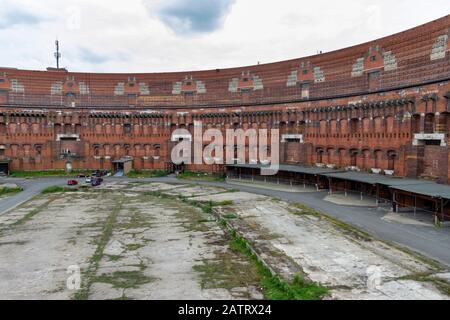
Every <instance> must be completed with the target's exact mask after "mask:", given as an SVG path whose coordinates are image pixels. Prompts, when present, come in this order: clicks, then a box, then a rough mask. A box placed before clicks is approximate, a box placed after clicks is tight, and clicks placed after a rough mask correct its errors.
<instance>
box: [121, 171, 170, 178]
mask: <svg viewBox="0 0 450 320" xmlns="http://www.w3.org/2000/svg"><path fill="white" fill-rule="evenodd" d="M168 175H169V172H167V171H164V170H132V171H130V172H129V173H127V177H128V178H132V179H141V178H160V177H167V176H168Z"/></svg>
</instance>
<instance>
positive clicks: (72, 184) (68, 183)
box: [67, 180, 78, 186]
mask: <svg viewBox="0 0 450 320" xmlns="http://www.w3.org/2000/svg"><path fill="white" fill-rule="evenodd" d="M67 185H68V186H76V185H78V181H77V180H69V181H67Z"/></svg>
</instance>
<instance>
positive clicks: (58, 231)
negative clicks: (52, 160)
mask: <svg viewBox="0 0 450 320" xmlns="http://www.w3.org/2000/svg"><path fill="white" fill-rule="evenodd" d="M191 203H214V204H215V206H214V210H213V212H211V213H207V212H204V211H203V210H201V209H199V208H198V207H196V206H194V205H192V204H191ZM218 221H223V222H224V224H220V223H218ZM223 225H226V226H227V227H228V228H229V229H232V230H236V231H237V233H238V234H239V235H241V236H242V237H243V238H245V239H246V240H247V241H248V243H249V244H251V246H252V248H253V250H254V251H255V252H256V253H257V254H258V256H259V257H260V258H261V259H262V260H263V261H264V262H265V263H266V264H267V265H268V266H269V267H270V269H271V270H273V272H275V273H277V274H279V275H280V276H282V277H283V278H285V279H287V280H292V278H293V276H294V275H298V274H300V275H301V276H303V277H305V278H307V279H308V280H310V281H313V282H316V283H319V284H321V285H323V286H325V287H327V288H328V289H329V294H328V295H327V296H326V297H325V298H326V299H448V298H449V296H448V294H449V292H450V291H449V287H450V284H449V282H448V281H449V280H448V279H449V278H450V277H449V274H448V273H447V271H446V270H445V269H443V268H442V267H441V266H440V265H438V264H437V263H434V262H433V261H430V260H428V259H425V258H423V257H421V256H419V255H417V254H414V253H411V252H405V251H404V250H403V249H400V248H397V247H396V246H394V245H391V244H388V243H385V242H381V241H378V240H377V239H374V238H372V237H371V236H369V235H367V234H365V233H363V232H361V231H359V230H357V229H355V228H353V227H350V226H348V225H345V224H343V223H340V222H339V221H336V220H333V219H331V218H329V217H326V216H323V215H321V214H319V213H317V212H315V211H313V210H310V209H308V208H305V207H303V206H301V205H295V204H289V203H287V202H284V201H281V200H279V199H276V198H273V197H269V196H264V195H256V194H251V193H246V192H238V191H233V190H231V191H227V190H225V189H222V188H219V187H211V186H202V185H188V184H186V185H173V184H169V183H133V182H126V181H124V182H121V181H110V182H109V181H108V182H107V183H105V184H104V185H102V186H101V187H100V188H97V189H95V190H91V189H81V190H79V191H77V192H65V193H51V194H47V195H39V196H37V197H35V198H33V199H31V200H29V201H27V202H26V203H24V204H22V205H20V206H19V207H17V208H15V209H14V210H12V211H9V212H8V213H6V214H4V215H1V216H0V299H263V298H264V297H265V295H264V290H263V289H262V286H261V276H260V275H259V273H258V271H257V270H256V267H255V265H254V264H253V263H251V261H249V259H248V258H247V257H246V256H245V255H243V254H241V253H239V252H237V251H235V250H232V248H230V236H229V234H228V232H227V229H226V228H224V227H223ZM78 268H79V269H80V271H81V280H82V281H81V287H79V288H75V289H74V288H68V286H67V282H68V279H71V278H70V277H71V275H72V273H70V272H69V273H68V270H77V269H78Z"/></svg>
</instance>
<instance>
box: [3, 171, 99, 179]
mask: <svg viewBox="0 0 450 320" xmlns="http://www.w3.org/2000/svg"><path fill="white" fill-rule="evenodd" d="M80 173H84V174H90V171H89V170H72V172H70V173H67V172H66V171H65V170H44V171H14V172H12V173H11V177H14V178H39V177H72V176H74V175H77V174H80Z"/></svg>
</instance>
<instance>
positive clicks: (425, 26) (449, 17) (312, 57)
mask: <svg viewBox="0 0 450 320" xmlns="http://www.w3.org/2000/svg"><path fill="white" fill-rule="evenodd" d="M447 20H448V22H447V24H450V14H448V15H445V16H443V17H442V18H438V19H435V20H432V21H430V22H426V23H424V24H421V25H419V26H416V27H413V28H410V29H406V30H404V31H401V32H398V33H394V34H391V35H388V36H385V37H382V38H378V39H374V40H370V41H367V42H364V43H359V44H356V45H352V46H349V47H345V48H341V49H336V50H333V51H328V52H325V53H322V54H315V55H309V56H304V57H299V58H293V59H288V60H281V61H274V62H269V63H263V64H255V65H246V66H238V67H229V68H216V69H204V70H187V71H170V72H89V71H86V72H85V71H74V72H71V71H70V70H68V71H67V73H70V74H96V75H131V76H138V75H155V76H158V75H161V76H162V75H176V74H196V73H205V72H217V71H218V70H219V71H233V70H242V69H254V68H259V67H267V66H274V65H277V64H286V63H295V62H297V61H299V62H300V61H302V60H315V59H317V58H318V57H320V58H322V59H323V58H324V57H330V56H341V55H344V54H343V53H345V52H347V51H352V50H355V49H358V48H360V47H361V49H363V48H367V47H368V46H369V45H371V44H377V43H381V42H389V41H390V40H393V39H395V38H399V37H400V36H402V35H405V34H410V33H413V32H414V31H418V30H422V29H424V30H425V29H429V28H431V27H432V26H433V25H436V28H439V27H440V24H442V25H444V24H445V22H446V21H447ZM0 69H4V70H7V69H10V70H15V71H26V72H39V73H41V72H44V73H64V72H65V71H64V70H60V71H56V70H55V71H53V70H52V71H46V70H35V69H18V68H11V67H0Z"/></svg>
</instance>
